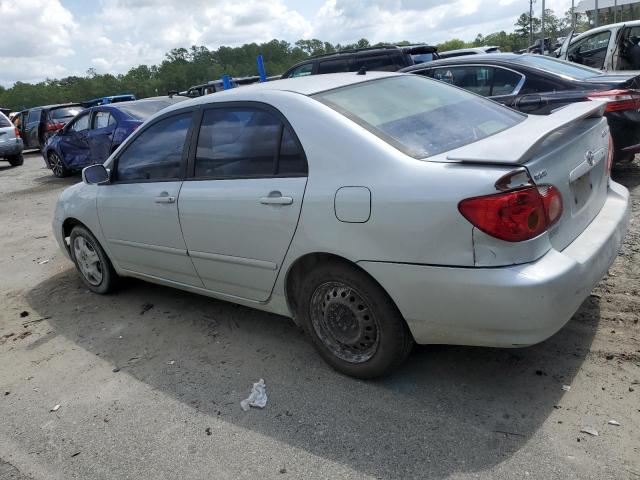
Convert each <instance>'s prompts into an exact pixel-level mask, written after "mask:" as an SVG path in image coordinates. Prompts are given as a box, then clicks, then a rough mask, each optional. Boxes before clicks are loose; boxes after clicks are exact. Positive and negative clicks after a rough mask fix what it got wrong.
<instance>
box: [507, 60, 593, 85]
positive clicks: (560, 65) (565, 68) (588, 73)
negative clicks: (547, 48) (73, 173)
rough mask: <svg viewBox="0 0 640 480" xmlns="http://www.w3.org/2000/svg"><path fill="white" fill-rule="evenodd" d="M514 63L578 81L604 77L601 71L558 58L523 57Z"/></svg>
mask: <svg viewBox="0 0 640 480" xmlns="http://www.w3.org/2000/svg"><path fill="white" fill-rule="evenodd" d="M512 61H513V62H516V63H522V64H525V65H530V66H532V67H535V68H539V69H542V70H546V71H547V72H550V73H553V74H555V75H560V76H561V77H569V78H573V79H576V80H583V79H585V78H591V77H595V76H597V75H602V72H601V71H600V70H596V69H595V68H590V67H585V66H582V65H578V64H576V63H572V62H565V61H564V60H558V59H557V58H551V57H544V56H542V55H523V56H521V57H517V58H514V59H512Z"/></svg>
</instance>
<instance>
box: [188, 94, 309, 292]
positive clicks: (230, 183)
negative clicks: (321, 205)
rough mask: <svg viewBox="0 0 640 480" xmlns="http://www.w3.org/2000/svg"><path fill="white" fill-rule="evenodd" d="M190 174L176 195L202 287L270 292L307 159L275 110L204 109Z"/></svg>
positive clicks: (297, 211) (295, 216) (299, 197)
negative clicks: (177, 195)
mask: <svg viewBox="0 0 640 480" xmlns="http://www.w3.org/2000/svg"><path fill="white" fill-rule="evenodd" d="M192 158H193V161H192V167H191V172H190V177H189V178H188V179H187V181H185V182H184V184H183V186H182V190H181V191H180V196H179V200H178V208H179V210H180V223H181V225H182V232H183V234H184V239H185V242H186V244H187V248H188V250H189V255H190V257H191V259H192V260H193V263H194V265H195V267H196V270H197V271H198V273H199V275H200V278H202V281H203V283H204V285H205V287H206V288H207V289H209V290H212V291H214V292H218V293H222V294H225V295H230V296H234V297H241V298H245V299H250V300H255V301H265V300H267V299H268V298H269V296H270V294H271V290H272V289H273V285H274V284H275V280H276V277H277V275H278V272H279V270H280V267H281V265H282V262H283V260H284V257H285V254H286V253H287V250H288V248H289V244H290V243H291V239H292V238H293V235H294V233H295V230H296V226H297V224H298V218H299V216H300V209H301V206H302V199H303V196H304V189H305V186H306V183H307V163H306V159H305V156H304V152H303V151H302V148H301V146H300V143H299V141H298V139H297V137H296V136H295V134H294V133H293V130H292V129H291V127H290V126H289V125H288V124H287V123H286V121H285V120H284V118H283V117H282V116H281V115H280V114H279V113H278V112H276V111H272V110H270V109H264V108H262V107H261V108H258V107H252V106H250V107H225V106H224V104H220V106H217V107H215V108H209V109H207V110H205V111H204V112H203V116H202V124H201V127H200V131H199V136H198V143H197V149H196V150H195V152H194V154H193V155H192Z"/></svg>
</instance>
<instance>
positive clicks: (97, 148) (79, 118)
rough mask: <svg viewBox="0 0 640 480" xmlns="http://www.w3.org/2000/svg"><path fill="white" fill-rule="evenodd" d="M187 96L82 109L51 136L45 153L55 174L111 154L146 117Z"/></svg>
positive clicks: (97, 161) (100, 160)
mask: <svg viewBox="0 0 640 480" xmlns="http://www.w3.org/2000/svg"><path fill="white" fill-rule="evenodd" d="M184 100H187V98H186V97H180V96H175V97H153V98H147V99H144V100H136V101H134V102H121V103H115V104H108V105H100V106H97V107H91V108H88V109H86V110H83V111H82V112H80V113H79V114H78V115H76V116H75V118H74V119H73V120H71V121H70V122H69V123H68V124H67V125H65V127H64V128H63V129H62V130H60V131H58V133H57V134H55V135H54V136H52V137H51V138H50V139H49V141H48V142H47V144H46V146H45V148H44V150H43V152H42V154H43V156H44V160H45V163H46V164H47V167H48V168H50V169H51V171H52V172H53V174H54V175H55V176H56V177H66V176H68V175H70V174H71V173H73V172H74V171H78V170H81V169H82V168H84V167H86V166H88V165H94V164H97V163H104V161H105V160H106V159H107V158H109V155H111V153H112V152H113V151H114V150H115V149H116V148H118V147H119V146H120V144H121V143H122V142H123V141H124V140H125V138H127V137H128V136H129V135H131V134H132V133H133V131H134V130H135V129H136V128H138V127H139V126H140V125H141V124H142V123H143V122H144V121H145V120H146V119H147V118H149V117H150V116H151V115H153V114H154V113H156V112H158V111H160V110H162V109H163V108H165V107H168V106H169V105H173V104H174V103H177V102H181V101H184Z"/></svg>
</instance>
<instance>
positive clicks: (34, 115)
mask: <svg viewBox="0 0 640 480" xmlns="http://www.w3.org/2000/svg"><path fill="white" fill-rule="evenodd" d="M41 111H42V110H29V116H28V117H27V122H28V123H31V122H39V121H40V112H41Z"/></svg>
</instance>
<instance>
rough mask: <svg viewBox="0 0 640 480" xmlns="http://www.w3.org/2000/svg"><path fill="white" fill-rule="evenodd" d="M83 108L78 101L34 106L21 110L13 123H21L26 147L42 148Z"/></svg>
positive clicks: (21, 132) (21, 133)
mask: <svg viewBox="0 0 640 480" xmlns="http://www.w3.org/2000/svg"><path fill="white" fill-rule="evenodd" d="M81 110H82V106H81V105H80V104H78V103H64V104H60V105H47V106H44V107H34V108H30V109H28V110H23V111H22V112H20V113H19V114H18V115H17V117H16V118H14V119H13V123H14V124H16V125H19V126H18V128H19V129H20V136H21V137H22V140H23V141H24V148H25V149H30V148H37V149H40V150H42V148H44V146H45V144H46V143H47V140H48V139H49V137H50V136H51V135H53V134H54V133H55V132H57V131H58V130H60V129H62V127H64V126H65V125H66V124H67V123H68V122H69V121H70V120H71V119H72V118H73V117H75V116H76V115H77V114H78V113H80V111H81Z"/></svg>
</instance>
